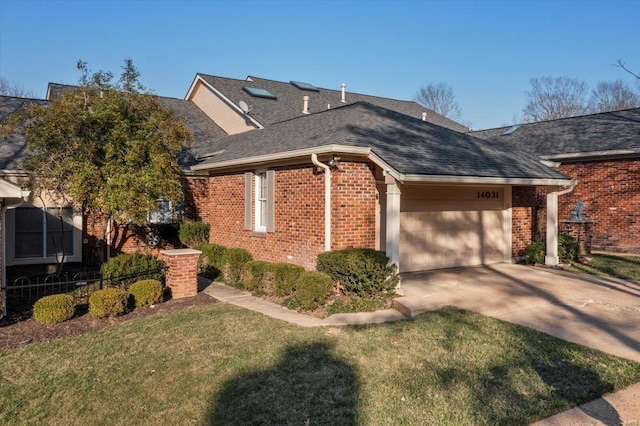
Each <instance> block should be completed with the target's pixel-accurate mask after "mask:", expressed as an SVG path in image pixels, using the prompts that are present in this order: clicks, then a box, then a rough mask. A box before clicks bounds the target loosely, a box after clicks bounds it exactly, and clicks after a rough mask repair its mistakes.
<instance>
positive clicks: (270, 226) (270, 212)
mask: <svg viewBox="0 0 640 426" xmlns="http://www.w3.org/2000/svg"><path fill="white" fill-rule="evenodd" d="M275 188H276V172H275V170H268V171H267V232H275V230H276V219H275V216H276V215H275V209H276V200H275V198H276V190H275Z"/></svg>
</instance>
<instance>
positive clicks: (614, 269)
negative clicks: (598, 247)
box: [567, 253, 640, 281]
mask: <svg viewBox="0 0 640 426" xmlns="http://www.w3.org/2000/svg"><path fill="white" fill-rule="evenodd" d="M587 257H588V258H589V259H590V262H589V264H584V263H575V264H573V265H571V267H570V268H568V269H567V270H569V271H572V272H582V273H587V274H591V275H600V276H607V277H614V278H622V279H623V280H634V281H640V256H632V255H625V256H616V255H611V254H595V253H594V254H590V255H588V256H587Z"/></svg>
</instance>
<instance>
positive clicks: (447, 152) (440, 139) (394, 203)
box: [186, 74, 573, 272]
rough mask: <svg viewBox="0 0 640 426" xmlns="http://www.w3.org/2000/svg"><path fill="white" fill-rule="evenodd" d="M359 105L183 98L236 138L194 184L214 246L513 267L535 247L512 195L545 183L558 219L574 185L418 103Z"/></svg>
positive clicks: (308, 259) (199, 86)
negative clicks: (517, 254)
mask: <svg viewBox="0 0 640 426" xmlns="http://www.w3.org/2000/svg"><path fill="white" fill-rule="evenodd" d="M353 98H356V96H353V95H350V94H347V93H345V91H344V90H343V91H327V90H324V89H318V88H315V87H313V86H310V85H307V84H305V83H299V82H291V83H283V82H274V81H272V80H263V79H258V78H255V77H248V78H247V79H246V80H232V79H222V78H219V77H211V76H206V75H201V74H199V75H197V76H196V79H195V80H194V82H193V84H192V86H191V89H190V90H189V92H188V94H187V97H186V99H187V100H191V101H193V102H194V103H196V104H197V105H198V106H199V107H200V108H201V109H202V110H203V111H204V112H205V113H207V114H208V115H209V117H211V118H212V120H214V121H215V122H216V124H217V125H218V126H219V127H221V128H222V129H223V130H225V132H227V133H229V136H228V137H225V138H222V139H219V140H217V141H214V142H212V144H211V145H210V151H209V152H206V153H201V154H200V155H199V157H198V159H200V161H199V162H198V163H197V164H194V165H193V166H191V172H192V173H193V174H194V176H191V177H190V178H189V179H190V180H192V179H196V176H197V178H199V183H200V195H199V196H198V197H192V199H193V200H194V204H195V208H194V211H197V212H199V217H200V218H201V219H202V220H205V221H207V222H209V223H210V224H211V237H210V238H211V241H212V242H215V243H219V244H223V245H226V246H235V247H243V248H246V249H247V250H249V251H250V252H251V253H252V254H253V256H254V257H255V258H257V259H263V260H269V261H278V262H293V263H297V264H300V265H303V266H305V267H307V268H313V267H314V266H315V258H316V256H317V255H318V254H319V253H321V252H322V251H325V250H336V249H341V248H347V247H370V248H377V249H380V250H385V251H386V252H387V254H388V255H389V256H390V258H391V259H392V261H394V262H395V263H398V264H399V268H400V271H401V272H409V271H416V270H424V269H434V268H444V267H453V266H467V265H479V264H488V263H495V262H505V261H511V259H512V256H513V255H514V251H515V248H517V247H520V246H524V245H526V244H527V243H528V242H530V241H531V239H530V237H529V239H528V240H527V239H526V235H524V234H523V233H522V232H520V229H519V228H518V226H520V225H519V223H520V222H517V223H518V225H517V226H515V227H514V226H513V223H514V222H513V212H514V209H513V208H512V200H513V194H514V193H516V194H519V193H520V192H522V191H526V189H527V188H534V189H535V188H544V190H545V201H546V202H548V203H549V205H551V206H552V208H550V209H547V218H546V220H548V221H550V223H552V224H555V221H556V220H557V216H556V209H555V208H554V207H555V204H554V201H555V200H556V198H557V194H558V192H559V190H560V189H561V188H563V187H566V186H570V185H572V183H573V182H572V181H571V180H570V179H568V178H567V177H566V176H564V175H563V174H561V173H559V172H558V171H557V170H555V169H553V168H551V167H548V166H546V165H544V164H543V163H542V162H541V161H540V160H539V159H538V158H536V157H534V156H531V155H529V154H526V153H520V152H517V151H514V150H512V149H505V148H504V147H503V145H502V144H496V143H492V142H488V141H485V140H482V139H479V138H476V137H473V136H470V135H465V134H464V133H462V131H463V130H465V131H466V129H464V128H463V127H462V126H460V125H457V124H456V125H450V123H446V124H449V126H448V127H445V126H442V125H437V123H436V124H434V123H431V122H429V121H428V119H429V117H431V118H432V121H433V118H434V117H433V113H432V112H426V114H422V112H423V111H421V110H420V109H421V108H422V107H420V106H418V105H416V104H413V103H404V104H402V105H397V104H394V101H393V100H386V99H382V98H374V97H366V98H365V99H356V100H355V103H354V99H353ZM343 100H344V102H342V101H343ZM370 101H371V102H370ZM397 102H400V101H397ZM383 103H384V104H383ZM410 104H413V105H410ZM314 105H315V109H313V108H312V106H314ZM336 105H337V106H336ZM403 108H404V109H403ZM412 109H413V110H412ZM440 124H445V123H440ZM522 212H523V214H522V216H524V212H526V210H524V209H523V211H522ZM520 213H521V212H520V211H519V210H517V209H516V216H515V219H516V220H517V221H520V220H525V219H524V218H522V219H521V218H520V216H519V214H520ZM523 228H524V226H523ZM556 229H557V226H553V227H551V228H549V235H548V237H549V238H550V241H551V242H552V243H553V242H554V241H555V238H556ZM550 247H551V248H552V249H551V252H550V253H548V257H547V261H548V263H550V264H557V253H555V252H554V251H553V248H554V244H550Z"/></svg>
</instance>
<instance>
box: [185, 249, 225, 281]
mask: <svg viewBox="0 0 640 426" xmlns="http://www.w3.org/2000/svg"><path fill="white" fill-rule="evenodd" d="M193 248H195V249H196V250H200V251H201V252H202V254H201V255H200V258H199V259H198V270H199V271H200V272H201V273H203V274H205V275H207V276H209V277H211V278H213V279H215V278H217V277H218V276H220V275H221V274H222V267H223V265H224V262H223V259H224V253H225V252H226V251H227V248H226V247H224V246H221V245H219V244H212V243H201V244H197V245H195V246H194V247H193Z"/></svg>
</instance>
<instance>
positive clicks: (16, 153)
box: [0, 96, 48, 172]
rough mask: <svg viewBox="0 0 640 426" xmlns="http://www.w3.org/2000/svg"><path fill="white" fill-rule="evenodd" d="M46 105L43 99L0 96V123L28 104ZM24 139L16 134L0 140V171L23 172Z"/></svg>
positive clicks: (25, 149)
mask: <svg viewBox="0 0 640 426" xmlns="http://www.w3.org/2000/svg"><path fill="white" fill-rule="evenodd" d="M32 103H35V104H38V105H47V104H48V101H45V100H43V99H29V98H17V97H13V96H0V122H1V121H2V120H4V119H5V118H6V117H8V116H9V115H10V114H12V113H14V112H17V111H18V110H20V109H21V108H23V107H25V106H27V105H28V104H32ZM28 155H29V153H28V152H27V147H26V140H25V137H24V136H23V135H21V134H19V133H17V132H15V133H14V134H13V135H11V136H9V137H7V138H6V139H5V138H0V171H2V170H4V171H18V172H23V171H24V167H23V163H24V160H25V159H26V158H27V157H28Z"/></svg>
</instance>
